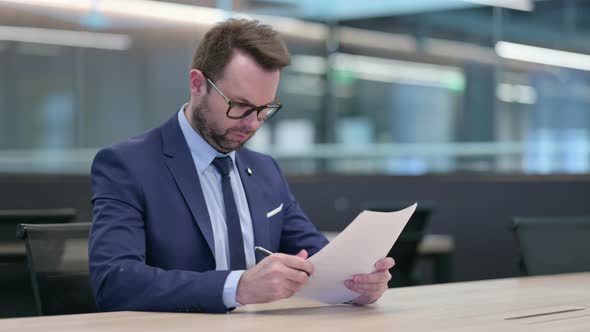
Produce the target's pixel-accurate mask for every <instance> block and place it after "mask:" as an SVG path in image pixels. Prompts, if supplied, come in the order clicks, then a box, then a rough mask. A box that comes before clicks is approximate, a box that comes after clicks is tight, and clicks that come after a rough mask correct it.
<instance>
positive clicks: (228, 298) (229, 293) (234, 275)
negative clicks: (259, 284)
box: [223, 270, 246, 309]
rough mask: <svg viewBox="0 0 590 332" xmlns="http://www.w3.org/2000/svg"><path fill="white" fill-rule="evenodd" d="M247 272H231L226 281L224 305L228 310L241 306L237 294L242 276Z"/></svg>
mask: <svg viewBox="0 0 590 332" xmlns="http://www.w3.org/2000/svg"><path fill="white" fill-rule="evenodd" d="M244 272H246V270H238V271H231V272H230V273H229V275H228V276H227V279H225V285H223V304H224V305H225V307H226V308H228V309H230V308H237V307H239V306H241V304H240V303H239V302H238V301H236V292H237V291H238V282H240V278H241V277H242V274H243V273H244Z"/></svg>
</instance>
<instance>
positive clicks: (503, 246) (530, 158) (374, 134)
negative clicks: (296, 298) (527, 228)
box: [0, 0, 590, 281]
mask: <svg viewBox="0 0 590 332" xmlns="http://www.w3.org/2000/svg"><path fill="white" fill-rule="evenodd" d="M482 3H484V4H482ZM485 3H487V4H490V3H491V4H496V5H497V6H489V5H487V4H485ZM233 15H245V16H247V17H252V18H258V19H260V20H262V21H263V22H266V23H269V24H271V25H273V26H274V27H275V28H276V29H277V30H279V31H280V32H281V33H282V34H283V36H284V38H285V39H286V41H287V44H288V47H289V49H290V51H291V53H292V56H293V64H292V65H291V66H290V67H288V68H287V69H285V71H284V72H283V74H282V79H281V85H280V87H279V92H278V96H279V98H280V99H281V101H282V102H283V104H284V105H285V108H284V110H282V111H281V113H280V114H279V115H277V116H276V117H274V118H273V119H272V120H271V121H269V122H268V123H267V124H265V126H264V127H262V129H261V130H260V131H259V133H257V135H256V136H255V138H254V139H253V140H252V141H251V142H250V143H249V146H250V147H251V148H253V149H255V150H257V151H260V152H265V153H269V154H271V155H272V156H274V157H275V158H276V159H277V160H278V161H279V163H280V164H281V166H282V167H283V168H284V169H285V171H286V172H287V174H288V177H289V181H290V183H291V187H292V189H293V191H294V193H295V195H296V196H297V197H298V199H299V200H300V202H301V204H302V206H303V207H304V209H305V210H306V211H307V212H308V214H309V215H310V217H311V218H312V220H313V221H314V222H315V223H316V225H318V227H319V228H320V229H322V230H326V231H338V230H341V229H342V228H343V227H344V226H345V225H346V224H347V223H348V222H350V221H351V220H352V219H353V218H354V216H355V215H356V214H357V213H358V212H359V211H361V210H362V209H363V208H364V207H366V206H367V205H368V204H370V203H371V202H375V201H383V200H389V201H428V202H432V203H433V204H434V214H433V216H432V218H431V219H430V221H429V224H428V226H427V230H428V232H431V233H439V234H448V235H450V236H451V237H452V238H453V240H454V253H453V278H454V279H453V280H455V281H462V280H475V279H489V278H497V277H509V276H515V275H519V274H520V271H519V269H518V264H517V257H518V255H517V251H518V250H517V246H516V243H515V241H514V238H513V235H512V232H511V229H510V223H509V218H510V217H511V216H515V215H523V216H550V215H590V204H588V197H590V177H589V176H588V173H589V171H590V109H589V108H590V74H589V70H590V43H588V41H589V40H590V2H588V1H582V0H538V1H518V0H514V1H459V0H457V1H454V0H448V1H436V0H424V1H420V0H413V1H406V0H396V1H385V0H383V1H379V0H374V1H364V2H361V1H353V0H349V1H344V0H340V1H336V0H330V1H328V0H326V1H312V0H304V1H301V0H300V1H295V0H242V1H237V0H236V1H222V0H219V1H212V0H209V1H208V0H192V1H189V0H185V1H167V2H163V1H144V0H127V1H123V0H117V1H110V0H100V1H99V0H96V1H82V0H80V1H63V0H60V1H57V0H56V1H49V0H47V1H33V0H18V1H17V0H0V209H14V208H58V207H59V208H61V207H72V208H75V209H77V211H78V219H79V220H80V221H89V220H90V219H91V205H90V195H91V194H90V188H89V182H90V180H89V169H90V164H91V161H92V158H93V157H94V154H95V153H96V151H97V150H98V149H99V148H100V147H103V146H106V145H109V144H112V143H114V142H117V141H120V140H123V139H125V138H128V137H131V136H133V135H136V134H139V133H141V132H143V131H145V130H147V129H149V128H152V127H154V126H157V125H158V124H160V123H161V122H163V121H164V120H166V119H167V118H168V117H170V116H171V115H172V114H173V113H174V112H175V111H177V110H178V109H179V108H180V106H181V105H182V104H183V103H184V102H185V101H187V98H188V89H187V83H188V80H187V78H188V68H189V65H190V59H191V55H192V52H193V50H194V48H195V46H196V44H197V42H198V41H199V40H200V38H201V37H202V36H203V34H204V32H205V31H206V30H207V29H208V28H209V27H210V26H211V25H212V24H214V23H215V22H217V21H220V20H223V19H225V18H227V17H230V16H233Z"/></svg>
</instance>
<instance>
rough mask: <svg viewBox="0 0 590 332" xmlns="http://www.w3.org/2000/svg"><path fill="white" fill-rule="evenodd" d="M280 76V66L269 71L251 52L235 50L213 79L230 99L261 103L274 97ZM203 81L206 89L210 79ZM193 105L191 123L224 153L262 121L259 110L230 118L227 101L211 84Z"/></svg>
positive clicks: (268, 101)
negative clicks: (221, 71)
mask: <svg viewBox="0 0 590 332" xmlns="http://www.w3.org/2000/svg"><path fill="white" fill-rule="evenodd" d="M279 78H280V72H279V70H273V71H267V70H265V69H263V68H262V67H260V66H259V65H258V64H257V63H256V62H255V61H254V60H253V59H251V58H250V57H249V56H247V55H244V54H243V53H241V52H234V55H233V57H232V60H231V61H230V63H229V64H228V65H227V67H226V68H225V70H224V73H223V75H222V77H221V78H220V79H218V80H217V81H214V83H215V85H216V86H217V87H218V88H219V90H220V91H221V92H223V94H224V95H225V96H226V97H227V98H229V99H230V100H232V101H236V102H243V103H248V104H251V105H254V106H260V105H266V104H269V103H271V102H273V101H274V100H275V96H276V91H277V87H278V85H279ZM203 84H204V86H203V89H205V88H206V86H207V85H208V83H207V82H206V81H205V82H204V83H203ZM205 91H206V90H205ZM193 97H194V96H193ZM196 99H197V98H193V101H194V100H196ZM191 105H192V109H191V110H190V112H189V116H190V119H191V125H192V126H193V128H194V129H196V130H197V131H198V132H199V134H200V135H201V136H202V137H203V138H204V139H205V140H206V141H207V142H208V143H209V144H210V145H211V146H212V147H213V148H215V149H216V150H217V151H220V152H223V153H228V152H231V151H234V150H237V149H239V148H241V147H242V145H244V143H246V141H248V139H250V137H252V136H253V135H254V134H255V133H256V131H257V130H258V128H260V127H261V126H262V124H263V122H261V121H258V119H257V117H256V112H253V113H251V114H250V115H248V116H247V117H245V118H243V119H239V120H234V119H230V118H228V117H227V116H226V113H227V109H228V107H229V105H228V103H227V102H226V100H225V99H224V98H223V97H222V96H221V95H220V94H219V92H217V91H216V90H215V89H214V88H213V87H212V86H210V85H209V89H208V92H204V93H203V94H202V97H201V98H200V102H199V103H198V104H197V103H191Z"/></svg>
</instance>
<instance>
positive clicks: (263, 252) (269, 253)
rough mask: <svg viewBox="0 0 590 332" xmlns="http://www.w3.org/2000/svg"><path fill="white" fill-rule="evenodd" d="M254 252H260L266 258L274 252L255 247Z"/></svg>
mask: <svg viewBox="0 0 590 332" xmlns="http://www.w3.org/2000/svg"><path fill="white" fill-rule="evenodd" d="M254 250H256V251H258V252H259V253H261V254H263V255H264V256H270V255H272V254H273V252H272V251H270V250H268V249H264V248H262V247H259V246H255V247H254Z"/></svg>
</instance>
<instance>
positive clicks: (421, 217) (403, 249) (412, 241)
mask: <svg viewBox="0 0 590 332" xmlns="http://www.w3.org/2000/svg"><path fill="white" fill-rule="evenodd" d="M413 203H414V202H401V201H399V202H395V201H394V202H387V201H379V202H367V203H365V204H364V208H365V209H366V210H371V211H379V212H391V211H398V210H401V209H404V208H406V207H408V206H410V205H411V204H413ZM433 206H434V204H433V203H432V202H427V201H424V202H418V206H417V207H416V211H415V212H414V214H413V215H412V217H411V218H410V221H408V223H407V224H406V227H405V228H404V230H403V231H402V233H401V234H400V236H399V238H398V239H397V241H396V242H395V244H394V245H393V247H392V248H391V250H390V251H389V253H388V255H387V256H389V257H393V258H394V259H395V266H394V267H393V269H391V271H390V272H391V275H392V276H393V277H392V278H391V280H390V281H389V284H388V286H389V287H403V286H413V285H416V284H417V282H416V280H415V278H414V276H413V273H414V266H415V265H416V260H417V257H418V245H419V244H420V241H422V238H423V237H424V229H425V228H426V225H427V224H428V220H429V219H430V216H431V215H432V212H433V209H434V208H433Z"/></svg>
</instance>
